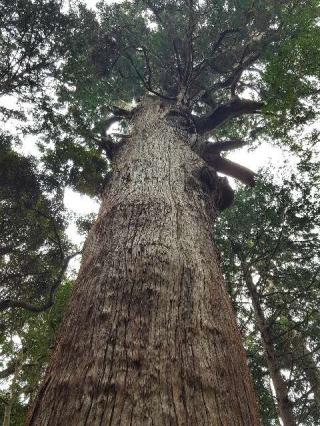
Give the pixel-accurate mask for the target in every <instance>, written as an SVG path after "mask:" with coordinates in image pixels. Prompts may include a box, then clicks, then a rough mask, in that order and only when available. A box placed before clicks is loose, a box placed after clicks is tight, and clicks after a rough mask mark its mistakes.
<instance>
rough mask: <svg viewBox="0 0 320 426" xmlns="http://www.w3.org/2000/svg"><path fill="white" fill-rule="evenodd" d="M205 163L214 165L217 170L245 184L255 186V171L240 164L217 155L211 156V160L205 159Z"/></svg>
mask: <svg viewBox="0 0 320 426" xmlns="http://www.w3.org/2000/svg"><path fill="white" fill-rule="evenodd" d="M207 163H208V164H210V166H212V167H214V168H215V169H216V171H217V172H221V173H223V174H225V175H227V176H231V177H233V178H235V179H237V180H239V181H240V182H242V183H244V184H245V185H247V186H251V187H253V186H255V173H254V172H253V171H252V170H249V169H247V168H246V167H244V166H241V165H240V164H237V163H234V162H233V161H231V160H227V159H226V158H222V157H220V156H219V155H217V156H212V159H211V161H207Z"/></svg>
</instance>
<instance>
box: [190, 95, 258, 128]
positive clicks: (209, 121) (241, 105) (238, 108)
mask: <svg viewBox="0 0 320 426" xmlns="http://www.w3.org/2000/svg"><path fill="white" fill-rule="evenodd" d="M263 105H264V104H263V103H262V102H256V101H250V100H246V99H238V98H237V99H234V100H232V101H230V102H228V103H226V104H223V105H220V106H218V107H217V108H216V109H215V110H214V111H213V112H212V113H211V114H209V115H206V116H204V117H200V118H196V117H195V118H194V122H195V126H196V129H197V132H198V133H200V134H203V133H206V132H209V131H210V130H213V129H215V128H216V127H218V126H219V125H220V124H222V123H224V122H225V121H227V120H230V119H231V118H234V117H239V116H241V115H243V114H253V113H257V112H261V109H262V107H263Z"/></svg>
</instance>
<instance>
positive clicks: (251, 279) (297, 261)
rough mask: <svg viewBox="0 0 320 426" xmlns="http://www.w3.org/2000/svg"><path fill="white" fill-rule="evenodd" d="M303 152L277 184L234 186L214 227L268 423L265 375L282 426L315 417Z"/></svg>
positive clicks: (311, 194)
mask: <svg viewBox="0 0 320 426" xmlns="http://www.w3.org/2000/svg"><path fill="white" fill-rule="evenodd" d="M308 157H309V162H308V172H307V173H306V171H304V170H303V169H304V165H305V163H304V162H302V164H301V165H300V167H299V168H300V170H299V171H300V174H299V175H298V176H295V175H293V176H292V177H291V179H289V180H287V181H285V182H283V183H282V184H281V186H277V185H274V184H272V183H270V178H267V179H265V180H264V181H263V180H262V181H261V182H259V184H258V185H257V187H256V188H255V190H254V191H252V190H251V191H247V190H242V191H239V192H238V194H237V200H236V203H235V206H234V207H233V209H230V210H228V211H226V212H225V213H224V214H223V216H222V218H220V221H219V224H218V229H217V232H218V233H217V235H218V241H219V247H220V250H221V254H222V259H223V265H224V268H225V278H226V283H227V286H228V288H229V289H230V294H231V297H232V299H233V303H234V306H235V307H236V310H237V313H238V320H239V323H240V327H241V329H242V332H243V338H244V342H245V346H246V347H247V350H248V354H249V360H250V363H251V366H252V372H253V374H254V377H256V378H257V379H256V380H255V383H256V384H257V386H256V389H257V394H258V397H259V400H260V411H261V413H262V414H265V416H264V415H263V416H262V417H263V419H264V420H263V421H264V424H266V425H269V424H277V417H278V416H277V414H276V413H275V412H273V414H271V413H272V402H271V401H270V400H269V403H268V404H266V396H265V395H266V394H267V395H268V396H269V397H270V393H271V391H270V385H269V380H270V378H271V379H272V382H273V387H274V393H275V401H276V405H277V407H278V412H279V415H280V417H281V418H282V420H283V422H284V424H285V425H289V424H303V425H309V424H310V425H314V424H317V423H318V422H319V385H320V381H319V378H320V376H319V372H320V369H319V368H320V364H319V341H320V336H319V314H318V308H317V306H318V304H319V297H320V281H319V278H320V277H319V260H318V253H319V244H320V241H319V233H318V226H319V218H320V216H319V212H320V209H319V207H320V206H319V202H318V197H317V195H316V194H318V192H319V167H318V166H319V165H318V163H317V162H313V161H311V160H312V158H310V156H308ZM310 183H312V185H310ZM248 206H250V209H248ZM261 356H262V357H263V358H264V360H261ZM266 373H267V375H266ZM259 378H263V380H262V381H261V380H260V379H259ZM266 407H267V410H266ZM270 414H271V415H270ZM272 422H274V423H272Z"/></svg>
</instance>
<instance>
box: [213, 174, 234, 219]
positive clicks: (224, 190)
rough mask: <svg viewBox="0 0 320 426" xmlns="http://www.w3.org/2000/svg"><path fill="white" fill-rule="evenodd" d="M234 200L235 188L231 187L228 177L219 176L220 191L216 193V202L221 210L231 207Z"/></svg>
mask: <svg viewBox="0 0 320 426" xmlns="http://www.w3.org/2000/svg"><path fill="white" fill-rule="evenodd" d="M233 201H234V190H233V189H232V188H231V186H230V184H229V182H228V179H227V178H225V177H218V191H217V193H216V199H215V203H216V206H217V209H218V210H219V211H222V210H225V209H227V208H228V207H231V206H232V204H233Z"/></svg>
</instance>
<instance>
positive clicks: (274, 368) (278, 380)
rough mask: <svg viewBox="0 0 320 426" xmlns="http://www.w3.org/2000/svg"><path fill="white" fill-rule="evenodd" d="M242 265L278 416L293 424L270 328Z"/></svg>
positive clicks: (249, 277)
mask: <svg viewBox="0 0 320 426" xmlns="http://www.w3.org/2000/svg"><path fill="white" fill-rule="evenodd" d="M242 267H243V270H244V275H245V277H244V278H245V283H246V286H247V289H248V291H249V295H250V298H251V301H252V306H253V310H254V314H255V317H256V323H257V327H258V330H259V331H260V334H261V342H262V347H263V351H264V357H265V360H266V362H267V366H268V370H269V373H270V376H271V379H272V383H273V386H274V390H275V394H276V399H277V408H278V412H279V416H280V417H281V420H282V421H283V424H284V426H295V425H296V421H295V417H294V414H293V410H292V403H291V401H290V398H289V393H288V386H287V385H286V382H285V380H284V378H283V377H282V375H281V371H280V366H279V363H278V360H277V356H276V352H275V350H274V347H273V343H272V337H271V333H270V329H269V327H268V324H267V321H266V319H265V316H264V313H263V311H262V308H261V304H260V301H259V295H258V293H257V290H256V288H255V285H254V283H253V280H252V276H251V274H250V273H249V271H247V269H246V266H245V265H242Z"/></svg>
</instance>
